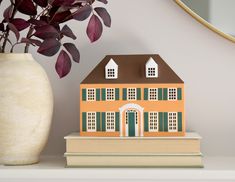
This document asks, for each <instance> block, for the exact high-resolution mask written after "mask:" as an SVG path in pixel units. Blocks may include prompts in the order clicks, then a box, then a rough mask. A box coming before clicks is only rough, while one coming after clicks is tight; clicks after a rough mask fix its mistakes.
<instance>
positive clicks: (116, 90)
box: [115, 88, 119, 100]
mask: <svg viewBox="0 0 235 182" xmlns="http://www.w3.org/2000/svg"><path fill="white" fill-rule="evenodd" d="M115 100H119V88H115Z"/></svg>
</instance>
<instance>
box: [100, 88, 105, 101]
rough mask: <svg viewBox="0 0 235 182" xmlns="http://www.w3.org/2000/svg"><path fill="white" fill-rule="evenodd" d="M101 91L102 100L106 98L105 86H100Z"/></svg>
mask: <svg viewBox="0 0 235 182" xmlns="http://www.w3.org/2000/svg"><path fill="white" fill-rule="evenodd" d="M101 92H102V100H106V93H105V92H106V89H105V88H102V89H101Z"/></svg>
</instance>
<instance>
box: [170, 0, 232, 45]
mask: <svg viewBox="0 0 235 182" xmlns="http://www.w3.org/2000/svg"><path fill="white" fill-rule="evenodd" d="M174 1H175V2H176V3H177V4H178V5H179V6H180V7H181V8H182V9H183V10H184V11H186V12H187V13H188V14H189V15H191V16H192V17H193V18H194V19H196V20H197V21H198V22H200V23H201V24H202V25H204V26H206V27H207V28H209V29H210V30H212V31H213V32H215V33H217V34H219V35H220V36H222V37H224V38H226V39H228V40H230V41H232V42H235V37H233V36H231V35H229V34H226V33H224V32H222V31H220V30H219V29H218V28H216V27H215V26H213V25H212V24H210V23H209V22H207V21H206V20H204V19H203V18H201V17H200V16H199V15H198V14H196V13H195V12H193V11H192V10H191V9H190V8H189V7H188V6H186V5H185V4H184V3H183V2H182V1H181V0H174Z"/></svg>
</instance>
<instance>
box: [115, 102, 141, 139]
mask: <svg viewBox="0 0 235 182" xmlns="http://www.w3.org/2000/svg"><path fill="white" fill-rule="evenodd" d="M128 109H130V110H131V109H135V110H137V111H139V113H140V116H139V122H140V136H144V121H143V118H144V117H143V111H144V108H143V107H141V106H140V105H138V104H133V103H130V104H125V105H123V106H122V107H120V108H119V111H120V128H119V131H120V136H121V137H122V136H124V131H123V129H122V128H123V114H125V113H124V111H126V110H128Z"/></svg>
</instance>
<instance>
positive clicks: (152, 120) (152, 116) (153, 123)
mask: <svg viewBox="0 0 235 182" xmlns="http://www.w3.org/2000/svg"><path fill="white" fill-rule="evenodd" d="M149 131H158V112H149Z"/></svg>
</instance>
